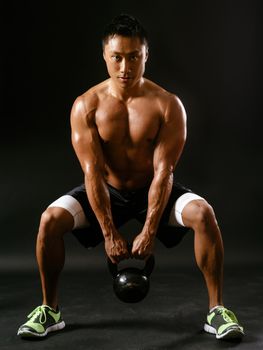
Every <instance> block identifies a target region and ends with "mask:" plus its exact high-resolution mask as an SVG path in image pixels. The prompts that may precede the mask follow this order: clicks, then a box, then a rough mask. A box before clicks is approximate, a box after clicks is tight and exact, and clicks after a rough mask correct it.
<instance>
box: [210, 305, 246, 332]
mask: <svg viewBox="0 0 263 350" xmlns="http://www.w3.org/2000/svg"><path fill="white" fill-rule="evenodd" d="M204 330H205V331H206V332H208V333H211V334H215V335H216V338H217V339H240V338H242V337H243V335H244V329H243V327H241V326H240V325H239V324H238V320H237V318H236V316H235V315H234V313H233V312H232V311H230V310H228V309H226V308H225V307H223V306H218V307H216V308H214V309H212V310H211V311H210V312H209V313H208V314H207V322H206V323H205V325H204Z"/></svg>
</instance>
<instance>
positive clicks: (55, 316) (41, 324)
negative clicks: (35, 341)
mask: <svg viewBox="0 0 263 350" xmlns="http://www.w3.org/2000/svg"><path fill="white" fill-rule="evenodd" d="M27 318H29V320H28V321H27V322H26V323H24V324H23V325H22V326H20V327H19V329H18V332H17V335H19V336H20V337H22V338H29V337H45V336H46V335H47V334H48V333H49V332H53V331H58V330H60V329H63V328H64V327H65V322H64V321H63V320H62V317H61V313H60V311H55V310H54V309H52V308H51V307H49V306H47V305H42V306H38V307H36V308H35V310H33V311H32V312H31V314H29V315H28V316H27Z"/></svg>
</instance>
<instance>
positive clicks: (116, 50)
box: [102, 15, 148, 89]
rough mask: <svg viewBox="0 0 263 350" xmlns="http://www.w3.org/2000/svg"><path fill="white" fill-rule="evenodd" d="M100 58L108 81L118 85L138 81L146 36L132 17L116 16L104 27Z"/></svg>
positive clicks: (144, 57) (140, 76) (130, 85)
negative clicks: (103, 61) (101, 56)
mask: <svg viewBox="0 0 263 350" xmlns="http://www.w3.org/2000/svg"><path fill="white" fill-rule="evenodd" d="M102 42H103V57H104V59H105V62H106V65H107V69H108V73H109V75H110V77H111V79H112V81H113V82H114V83H115V84H117V86H120V87H122V88H125V89H126V88H132V87H134V86H136V85H137V84H138V83H140V81H141V79H142V77H143V74H144V70H145V63H146V61H147V58H148V41H147V35H146V32H145V30H144V29H143V27H142V26H141V24H140V23H139V22H138V21H137V20H136V19H135V18H133V17H132V16H129V15H120V16H117V17H115V18H114V19H113V21H112V22H111V23H110V24H109V25H108V26H107V27H106V29H105V31H104V35H103V39H102Z"/></svg>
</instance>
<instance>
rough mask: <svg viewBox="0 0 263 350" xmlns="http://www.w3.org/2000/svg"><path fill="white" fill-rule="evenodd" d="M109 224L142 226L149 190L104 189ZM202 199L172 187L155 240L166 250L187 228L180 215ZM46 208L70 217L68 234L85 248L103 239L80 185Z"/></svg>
mask: <svg viewBox="0 0 263 350" xmlns="http://www.w3.org/2000/svg"><path fill="white" fill-rule="evenodd" d="M107 186H108V190H109V194H110V201H111V211H112V217H113V222H114V225H115V226H116V228H120V227H121V226H123V225H124V224H125V223H127V222H128V221H130V220H132V219H135V220H138V221H139V223H141V224H144V223H145V219H146V214H147V208H148V191H149V186H147V187H144V188H141V189H138V190H135V191H128V190H117V189H116V188H114V187H113V186H111V185H109V184H108V185H107ZM196 199H199V200H200V199H201V200H202V199H203V198H202V197H200V196H198V195H196V194H195V193H193V192H192V191H191V190H190V189H189V188H186V187H184V186H182V185H181V184H178V183H174V184H173V187H172V191H171V194H170V197H169V200H168V203H167V205H166V208H165V210H164V212H163V215H162V217H161V220H160V223H159V226H158V231H157V234H156V237H157V238H158V239H159V240H160V241H161V242H162V243H163V244H164V245H165V246H166V247H167V248H170V247H174V246H176V245H177V244H178V243H180V241H181V240H182V238H183V237H184V235H185V234H186V232H187V231H188V230H189V228H187V227H185V226H184V223H183V220H182V211H183V209H184V207H185V206H186V205H187V204H188V203H189V202H190V201H192V200H196ZM49 207H61V208H64V209H66V210H68V211H69V212H70V213H71V214H72V216H73V217H74V228H73V230H72V233H73V234H74V236H75V237H76V238H77V239H78V240H79V242H80V243H81V244H82V245H84V246H85V247H86V248H91V247H95V246H96V245H98V244H99V243H101V242H102V241H104V237H103V234H102V231H101V228H100V225H99V222H98V220H97V218H96V216H95V214H94V212H93V210H92V208H91V206H90V204H89V201H88V198H87V194H86V189H85V185H84V184H82V185H80V186H78V187H76V188H74V189H73V190H71V191H70V192H68V193H66V194H65V195H64V196H62V197H60V198H59V199H57V200H56V201H55V202H53V203H51V204H50V206H49Z"/></svg>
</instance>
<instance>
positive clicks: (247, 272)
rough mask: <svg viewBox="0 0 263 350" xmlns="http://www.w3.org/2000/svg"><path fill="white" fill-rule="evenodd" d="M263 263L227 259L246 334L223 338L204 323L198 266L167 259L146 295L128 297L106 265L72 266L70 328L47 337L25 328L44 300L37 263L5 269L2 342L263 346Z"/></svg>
mask: <svg viewBox="0 0 263 350" xmlns="http://www.w3.org/2000/svg"><path fill="white" fill-rule="evenodd" d="M262 271H263V266H260V265H259V264H251V265H250V264H243V265H240V264H239V265H238V266H237V265H229V266H226V267H225V286H224V296H225V297H224V299H225V304H226V306H227V307H229V308H231V309H232V310H233V311H234V312H235V313H236V314H237V316H238V318H239V321H240V322H241V323H242V324H243V326H244V327H245V331H246V336H245V337H244V338H243V340H242V342H226V341H218V340H216V339H215V338H214V336H212V335H209V334H206V333H204V332H203V331H202V326H203V323H204V318H205V314H206V311H207V305H206V300H207V296H206V289H205V287H204V284H203V280H202V276H201V274H200V272H199V271H198V269H197V268H196V266H195V265H194V264H193V265H190V266H186V265H183V264H182V265H181V266H177V267H176V268H175V267H172V266H171V265H170V264H165V263H159V264H157V266H156V267H155V269H154V271H153V273H152V276H151V289H150V292H149V294H148V296H147V297H146V299H144V300H143V301H142V302H140V303H138V304H125V303H122V302H120V301H119V300H118V299H117V298H116V297H115V295H114V294H113V291H112V286H111V282H112V281H111V277H110V275H109V272H108V271H107V268H106V265H105V266H104V264H102V263H100V264H98V266H97V267H96V264H94V265H92V266H90V267H89V268H83V267H82V268H80V269H77V268H76V266H74V267H72V268H69V267H67V266H66V267H65V270H64V272H63V274H62V276H61V283H60V308H61V311H62V314H63V318H64V320H65V322H66V328H65V329H64V330H63V331H61V332H58V333H52V334H50V335H49V336H48V337H46V338H45V339H43V340H40V341H33V340H31V341H29V340H21V339H20V338H18V337H17V336H16V331H17V328H18V327H19V325H20V324H22V323H24V322H25V316H26V315H27V314H29V313H30V312H31V311H32V309H33V308H34V307H36V306H37V305H38V304H39V301H40V287H39V279H38V273H37V271H36V270H35V269H34V268H33V269H28V270H24V269H21V270H18V271H15V270H14V269H12V270H10V271H7V270H6V271H2V272H1V286H0V310H1V318H0V349H1V350H5V349H8V350H13V349H14V350H17V349H19V350H23V349H38V350H41V349H51V350H52V349H56V350H58V349H73V350H78V349H98V350H104V349H105V350H106V349H109V350H110V349H114V350H126V349H127V350H159V349H163V350H169V349H180V350H183V349H195V350H197V349H202V350H203V349H209V350H212V349H234V348H236V349H241V350H257V349H263V313H262V310H263V299H262V290H263V273H262Z"/></svg>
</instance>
